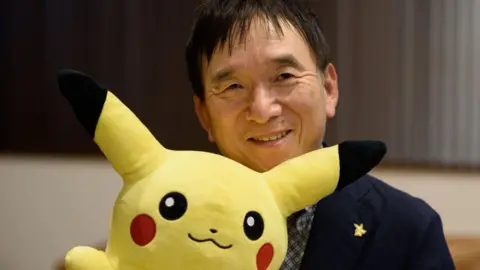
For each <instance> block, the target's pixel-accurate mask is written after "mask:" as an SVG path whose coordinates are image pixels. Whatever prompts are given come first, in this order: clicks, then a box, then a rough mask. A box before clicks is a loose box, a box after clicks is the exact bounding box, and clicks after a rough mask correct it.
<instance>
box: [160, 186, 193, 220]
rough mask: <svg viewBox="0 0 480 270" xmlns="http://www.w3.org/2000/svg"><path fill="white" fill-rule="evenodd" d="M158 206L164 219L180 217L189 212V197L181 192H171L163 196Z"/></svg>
mask: <svg viewBox="0 0 480 270" xmlns="http://www.w3.org/2000/svg"><path fill="white" fill-rule="evenodd" d="M158 208H159V210H160V215H162V217H163V218H164V219H167V220H176V219H179V218H181V217H182V216H183V215H184V214H185V212H187V198H185V196H183V195H182V194H181V193H178V192H170V193H168V194H167V195H165V196H164V197H163V198H162V200H161V201H160V205H159V207H158Z"/></svg>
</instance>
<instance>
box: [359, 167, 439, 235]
mask: <svg viewBox="0 0 480 270" xmlns="http://www.w3.org/2000/svg"><path fill="white" fill-rule="evenodd" d="M367 181H368V182H369V183H370V184H371V186H372V188H371V192H373V193H376V195H377V196H378V197H379V198H380V201H381V206H380V207H381V212H382V214H381V216H383V217H384V218H386V219H389V220H391V221H392V223H397V224H403V225H406V224H408V225H409V226H412V227H414V228H412V229H424V228H425V226H428V225H429V224H430V222H431V221H432V220H433V219H436V218H438V216H439V215H438V213H437V211H436V210H435V209H434V208H433V207H432V206H431V205H429V204H428V203H427V202H426V201H425V200H423V199H421V198H419V197H416V196H414V195H412V194H409V193H407V192H405V191H403V190H400V189H398V188H396V187H394V186H392V185H390V184H388V183H386V182H384V181H382V180H380V179H378V178H376V177H374V176H370V175H369V176H367Z"/></svg>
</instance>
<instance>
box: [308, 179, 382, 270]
mask: <svg viewBox="0 0 480 270" xmlns="http://www.w3.org/2000/svg"><path fill="white" fill-rule="evenodd" d="M368 177H369V176H364V177H362V178H360V179H359V180H357V181H356V182H355V183H353V184H351V185H349V186H347V187H345V188H344V189H343V190H341V191H338V192H335V193H334V194H332V195H330V196H329V197H327V198H325V199H323V200H321V201H320V202H319V203H318V204H317V207H316V211H315V217H314V220H313V223H312V228H311V230H310V237H309V240H308V243H307V246H306V250H305V253H304V256H303V260H302V266H301V268H300V269H301V270H314V269H315V270H318V269H353V268H354V267H355V265H356V263H358V262H359V260H361V252H362V247H363V246H364V245H365V243H366V242H368V239H369V238H370V237H372V235H374V233H375V228H376V227H377V226H378V224H377V223H378V221H377V220H376V218H375V215H374V214H375V208H374V203H375V200H372V198H371V197H372V195H373V192H370V191H371V184H370V182H369V181H368ZM354 224H359V225H360V224H363V228H364V229H365V230H366V233H365V234H364V235H363V236H362V237H356V236H355V235H354V232H355V226H354Z"/></svg>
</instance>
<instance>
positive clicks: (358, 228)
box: [353, 223, 367, 237]
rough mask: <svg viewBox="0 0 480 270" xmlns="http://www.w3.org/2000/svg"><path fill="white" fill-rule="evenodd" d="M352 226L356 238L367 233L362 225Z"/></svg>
mask: <svg viewBox="0 0 480 270" xmlns="http://www.w3.org/2000/svg"><path fill="white" fill-rule="evenodd" d="M353 226H355V233H354V234H353V235H355V236H356V237H362V236H363V235H364V234H366V233H367V231H366V230H365V229H364V228H363V224H356V223H354V224H353Z"/></svg>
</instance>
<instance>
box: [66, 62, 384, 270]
mask: <svg viewBox="0 0 480 270" xmlns="http://www.w3.org/2000/svg"><path fill="white" fill-rule="evenodd" d="M58 84H59V88H60V91H61V92H62V94H63V95H64V97H65V98H66V99H67V100H68V102H69V103H70V104H71V106H72V107H73V111H74V112H75V115H76V117H77V118H78V120H79V121H80V123H81V124H82V125H83V126H84V128H85V129H86V131H87V132H88V133H89V135H90V136H91V138H92V139H93V140H94V142H95V143H96V144H97V145H98V147H99V148H100V150H101V151H102V152H103V153H104V155H105V156H106V158H107V159H108V161H109V162H110V163H111V165H112V166H113V168H114V169H115V171H116V172H117V173H118V174H119V175H120V176H121V178H122V179H123V188H122V190H121V192H120V194H119V195H118V198H117V200H116V202H115V204H114V207H113V215H112V217H111V224H110V235H109V238H108V243H107V247H106V250H105V251H101V250H96V249H94V248H91V247H86V246H77V247H74V248H72V249H71V250H70V251H68V253H67V255H66V258H65V261H66V262H65V265H66V268H67V269H68V270H182V269H186V270H199V269H205V270H224V269H225V270H237V269H239V270H240V269H241V270H267V269H271V270H278V269H279V268H280V265H281V264H282V261H283V260H284V257H285V254H286V250H287V243H288V239H287V237H288V235H287V227H286V218H287V217H288V216H289V215H291V214H292V213H295V212H296V211H299V210H301V209H303V208H305V207H307V206H310V205H313V204H315V203H316V202H318V201H319V200H321V199H323V198H324V197H326V196H327V195H329V194H332V193H333V192H335V191H336V190H338V189H341V188H343V187H344V186H346V185H348V184H349V183H351V182H353V181H355V179H357V178H359V177H360V176H362V175H364V174H366V173H368V172H369V171H370V170H371V169H372V168H373V167H375V166H376V165H377V164H378V163H379V162H380V161H381V160H382V158H383V156H384V154H385V152H386V147H385V145H384V144H383V143H382V142H376V141H347V142H343V143H341V144H338V145H335V146H331V147H327V148H323V149H319V150H316V151H313V152H310V153H307V154H304V155H302V156H299V157H296V158H294V159H291V160H289V161H286V162H284V163H282V164H280V165H278V166H277V167H275V168H273V169H272V170H270V171H268V172H264V173H259V172H256V171H253V170H251V169H249V168H247V167H245V166H243V165H241V164H239V163H237V162H235V161H233V160H231V159H228V158H226V157H223V156H221V155H217V154H213V153H207V152H200V151H174V150H170V149H166V148H165V147H163V146H162V145H161V144H160V143H159V142H158V141H157V140H156V139H155V137H154V136H153V135H152V134H151V133H150V132H149V130H148V129H147V128H146V127H145V126H144V125H143V124H142V122H141V121H140V120H139V119H138V118H137V117H136V116H135V114H134V113H132V112H131V111H130V110H129V109H128V108H127V107H126V106H125V105H124V104H123V103H122V102H121V101H120V100H119V99H118V98H117V97H116V96H115V95H114V94H112V92H110V91H109V90H108V89H105V88H103V87H101V86H100V85H99V84H97V83H96V82H95V80H94V79H92V78H91V77H89V76H87V75H85V74H83V73H81V72H78V71H74V70H61V71H60V72H59V73H58Z"/></svg>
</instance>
